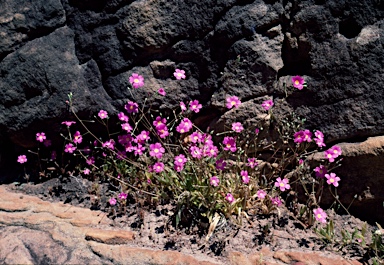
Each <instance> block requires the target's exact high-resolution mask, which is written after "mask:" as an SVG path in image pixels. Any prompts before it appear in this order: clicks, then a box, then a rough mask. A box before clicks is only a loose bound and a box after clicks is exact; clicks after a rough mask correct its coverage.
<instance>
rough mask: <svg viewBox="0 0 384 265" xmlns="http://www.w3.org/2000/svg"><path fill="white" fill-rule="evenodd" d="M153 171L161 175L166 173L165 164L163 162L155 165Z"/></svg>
mask: <svg viewBox="0 0 384 265" xmlns="http://www.w3.org/2000/svg"><path fill="white" fill-rule="evenodd" d="M153 170H154V171H155V172H156V173H161V172H163V171H164V164H163V163H161V162H156V163H155V164H154V165H153Z"/></svg>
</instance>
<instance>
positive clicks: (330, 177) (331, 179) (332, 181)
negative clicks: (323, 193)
mask: <svg viewBox="0 0 384 265" xmlns="http://www.w3.org/2000/svg"><path fill="white" fill-rule="evenodd" d="M325 178H326V179H327V183H328V184H329V185H333V186H335V187H338V186H339V181H340V178H339V177H338V176H336V174H335V173H331V174H325Z"/></svg>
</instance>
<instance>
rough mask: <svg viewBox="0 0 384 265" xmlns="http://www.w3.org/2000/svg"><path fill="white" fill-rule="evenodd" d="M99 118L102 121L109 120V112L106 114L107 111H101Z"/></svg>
mask: <svg viewBox="0 0 384 265" xmlns="http://www.w3.org/2000/svg"><path fill="white" fill-rule="evenodd" d="M98 116H99V118H100V119H102V120H104V119H107V118H108V112H106V111H105V110H100V111H99V114H98Z"/></svg>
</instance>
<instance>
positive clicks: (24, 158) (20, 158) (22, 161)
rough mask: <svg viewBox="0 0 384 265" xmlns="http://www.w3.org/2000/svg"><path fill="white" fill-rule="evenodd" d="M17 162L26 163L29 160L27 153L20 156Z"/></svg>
mask: <svg viewBox="0 0 384 265" xmlns="http://www.w3.org/2000/svg"><path fill="white" fill-rule="evenodd" d="M17 162H19V163H20V164H24V163H25V162H27V156H26V155H21V156H18V157H17Z"/></svg>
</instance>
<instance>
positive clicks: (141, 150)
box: [133, 144, 145, 156]
mask: <svg viewBox="0 0 384 265" xmlns="http://www.w3.org/2000/svg"><path fill="white" fill-rule="evenodd" d="M133 151H135V152H134V154H135V156H141V155H143V154H144V151H145V147H144V146H142V145H141V144H138V145H137V146H135V147H133Z"/></svg>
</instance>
